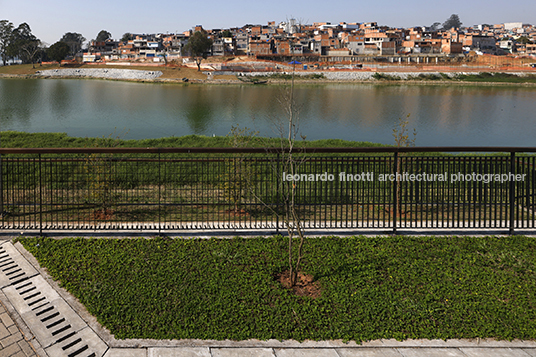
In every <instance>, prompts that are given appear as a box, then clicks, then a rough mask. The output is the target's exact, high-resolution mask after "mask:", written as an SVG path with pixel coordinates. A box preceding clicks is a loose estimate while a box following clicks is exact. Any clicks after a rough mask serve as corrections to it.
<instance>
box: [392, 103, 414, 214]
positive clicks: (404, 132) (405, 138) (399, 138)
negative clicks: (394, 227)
mask: <svg viewBox="0 0 536 357" xmlns="http://www.w3.org/2000/svg"><path fill="white" fill-rule="evenodd" d="M410 115H411V114H408V115H406V120H403V119H402V118H398V123H397V124H396V126H395V127H394V128H393V137H394V139H395V146H396V147H397V148H401V147H413V146H415V140H416V138H417V130H416V129H413V138H411V139H410V135H409V127H408V125H409V120H408V118H409V117H410ZM402 155H403V154H402V153H398V156H397V159H396V160H395V175H396V174H398V173H401V170H402V161H401V156H402ZM396 182H397V185H396V202H397V204H396V213H397V215H401V214H402V209H401V207H402V205H401V200H402V194H401V190H400V180H399V177H398V175H397V177H396Z"/></svg>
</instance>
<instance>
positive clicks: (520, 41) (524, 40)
mask: <svg viewBox="0 0 536 357" xmlns="http://www.w3.org/2000/svg"><path fill="white" fill-rule="evenodd" d="M516 42H517V43H522V44H524V45H526V44H527V43H532V41H531V40H530V39H529V38H528V37H527V36H521V37H520V38H518V39H517V40H516Z"/></svg>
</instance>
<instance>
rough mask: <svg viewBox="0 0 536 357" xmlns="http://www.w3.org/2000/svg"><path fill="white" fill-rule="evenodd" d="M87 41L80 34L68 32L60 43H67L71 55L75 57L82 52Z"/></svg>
mask: <svg viewBox="0 0 536 357" xmlns="http://www.w3.org/2000/svg"><path fill="white" fill-rule="evenodd" d="M85 40H86V38H85V37H84V36H82V35H81V34H79V33H76V32H67V33H66V34H65V35H63V37H62V38H61V39H60V42H63V43H66V44H67V45H68V46H69V54H71V55H73V56H74V55H76V54H77V53H78V51H80V49H81V48H82V44H83V43H84V41H85Z"/></svg>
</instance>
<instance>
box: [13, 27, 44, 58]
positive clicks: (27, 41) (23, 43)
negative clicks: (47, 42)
mask: <svg viewBox="0 0 536 357" xmlns="http://www.w3.org/2000/svg"><path fill="white" fill-rule="evenodd" d="M40 46H41V41H40V40H39V39H38V38H37V37H35V36H34V35H33V34H32V30H31V28H30V25H28V24H27V23H25V22H24V23H22V24H20V25H19V26H18V27H17V28H16V29H14V30H13V32H12V36H11V42H10V44H9V46H8V54H9V56H10V57H18V58H19V59H20V60H21V61H22V63H30V62H31V63H32V65H33V64H34V62H35V56H36V54H37V53H38V51H39V49H40Z"/></svg>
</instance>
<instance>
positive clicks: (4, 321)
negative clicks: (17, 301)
mask: <svg viewBox="0 0 536 357" xmlns="http://www.w3.org/2000/svg"><path fill="white" fill-rule="evenodd" d="M0 356H2V357H12V356H13V357H30V356H32V357H33V356H38V355H37V353H36V352H35V350H34V348H33V346H32V345H31V344H30V342H28V340H27V339H26V338H25V335H24V333H23V332H22V330H21V329H20V328H19V326H18V325H17V324H16V323H15V321H13V319H12V317H11V315H10V314H9V312H8V310H7V309H6V306H4V304H3V303H2V301H0Z"/></svg>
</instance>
